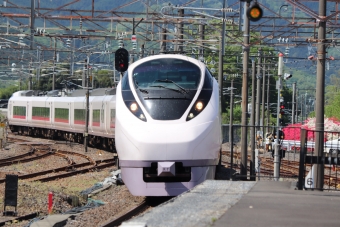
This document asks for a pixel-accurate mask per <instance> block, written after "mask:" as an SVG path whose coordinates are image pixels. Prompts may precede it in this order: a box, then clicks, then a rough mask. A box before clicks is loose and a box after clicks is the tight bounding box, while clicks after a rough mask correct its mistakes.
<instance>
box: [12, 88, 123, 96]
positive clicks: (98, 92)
mask: <svg viewBox="0 0 340 227" xmlns="http://www.w3.org/2000/svg"><path fill="white" fill-rule="evenodd" d="M89 93H90V96H105V95H116V88H98V89H93V90H90V91H89ZM85 95H86V89H79V90H74V91H72V92H68V93H66V92H61V91H59V90H53V91H48V92H47V93H46V92H42V91H34V90H24V91H17V92H15V93H13V94H12V97H20V96H21V97H31V96H38V97H44V96H47V97H60V96H68V97H82V96H85Z"/></svg>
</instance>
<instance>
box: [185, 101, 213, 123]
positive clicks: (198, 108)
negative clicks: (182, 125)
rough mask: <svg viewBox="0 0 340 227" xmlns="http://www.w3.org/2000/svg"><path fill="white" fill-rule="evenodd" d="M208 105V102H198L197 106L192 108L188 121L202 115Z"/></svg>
mask: <svg viewBox="0 0 340 227" xmlns="http://www.w3.org/2000/svg"><path fill="white" fill-rule="evenodd" d="M207 104H208V103H207V101H206V100H199V101H196V102H195V104H194V105H193V106H192V107H191V110H190V112H189V114H188V116H187V121H190V120H191V119H193V118H195V117H196V116H197V115H198V114H200V113H201V112H202V111H203V110H204V108H205V106H206V105H207Z"/></svg>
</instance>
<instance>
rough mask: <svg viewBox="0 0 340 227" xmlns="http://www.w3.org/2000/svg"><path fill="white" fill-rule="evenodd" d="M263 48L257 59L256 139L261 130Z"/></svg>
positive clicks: (259, 51)
mask: <svg viewBox="0 0 340 227" xmlns="http://www.w3.org/2000/svg"><path fill="white" fill-rule="evenodd" d="M261 57H262V49H261V48H259V50H258V59H257V74H256V119H255V125H256V140H257V133H258V132H259V131H260V100H261V78H262V74H261V64H262V58H261Z"/></svg>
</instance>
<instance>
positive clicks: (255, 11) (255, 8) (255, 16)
mask: <svg viewBox="0 0 340 227" xmlns="http://www.w3.org/2000/svg"><path fill="white" fill-rule="evenodd" d="M262 16H263V10H262V8H261V7H260V6H259V4H258V3H257V2H255V3H254V4H253V5H252V6H250V7H249V8H248V10H247V17H248V18H249V20H251V21H258V20H260V19H261V18H262Z"/></svg>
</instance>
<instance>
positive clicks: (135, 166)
mask: <svg viewBox="0 0 340 227" xmlns="http://www.w3.org/2000/svg"><path fill="white" fill-rule="evenodd" d="M116 97H117V99H116V105H117V112H116V114H117V115H116V132H115V134H116V137H115V139H116V149H117V152H118V157H119V163H120V167H121V169H122V178H123V181H124V182H125V184H126V185H127V187H128V188H129V190H130V192H131V193H132V194H134V195H144V196H173V195H178V194H180V193H182V192H184V191H186V190H188V189H190V188H192V187H194V186H195V185H197V184H199V183H201V182H203V181H204V180H205V179H212V178H214V175H215V170H216V165H217V164H218V160H219V152H220V150H221V141H222V140H221V122H220V117H219V111H218V107H219V104H218V103H219V96H218V84H217V82H216V80H215V79H214V78H213V77H212V76H211V74H210V72H209V71H208V70H207V68H206V66H205V65H204V64H203V63H201V62H199V61H197V60H196V59H193V58H189V57H186V56H180V55H158V56H152V57H147V58H144V59H141V60H139V61H137V62H135V63H134V64H132V65H131V66H130V67H129V69H128V71H127V73H126V74H125V75H124V77H123V79H122V81H121V82H120V83H119V85H118V87H117V93H116Z"/></svg>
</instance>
